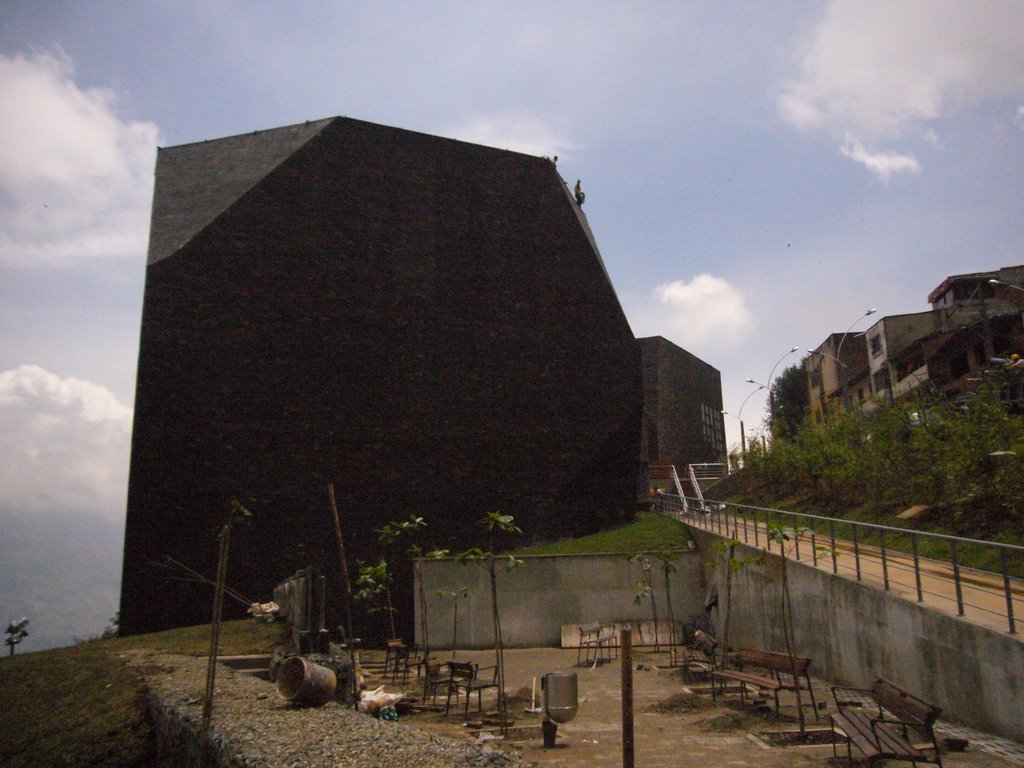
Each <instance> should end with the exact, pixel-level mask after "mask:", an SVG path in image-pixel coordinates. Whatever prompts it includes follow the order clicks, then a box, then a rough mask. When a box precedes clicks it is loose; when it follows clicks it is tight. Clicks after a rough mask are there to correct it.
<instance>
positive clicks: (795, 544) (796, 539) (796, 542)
mask: <svg viewBox="0 0 1024 768" xmlns="http://www.w3.org/2000/svg"><path fill="white" fill-rule="evenodd" d="M793 554H794V555H795V556H796V561H797V562H798V563H799V562H800V536H799V534H798V533H797V524H796V515H793Z"/></svg>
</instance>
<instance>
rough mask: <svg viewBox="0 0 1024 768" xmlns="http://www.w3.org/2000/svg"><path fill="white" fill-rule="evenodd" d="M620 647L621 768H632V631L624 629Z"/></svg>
mask: <svg viewBox="0 0 1024 768" xmlns="http://www.w3.org/2000/svg"><path fill="white" fill-rule="evenodd" d="M619 644H620V645H621V646H622V653H621V658H622V768H633V765H634V762H633V759H634V755H633V630H632V629H629V628H624V629H623V630H622V632H621V635H620V641H619Z"/></svg>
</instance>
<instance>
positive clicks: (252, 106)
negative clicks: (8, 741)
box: [0, 0, 1024, 651]
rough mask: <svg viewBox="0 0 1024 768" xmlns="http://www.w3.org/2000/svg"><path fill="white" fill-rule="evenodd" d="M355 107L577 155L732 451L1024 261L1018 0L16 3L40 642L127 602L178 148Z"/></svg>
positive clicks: (12, 560)
mask: <svg viewBox="0 0 1024 768" xmlns="http://www.w3.org/2000/svg"><path fill="white" fill-rule="evenodd" d="M334 115H345V116H349V117H354V118H358V119H362V120H367V121H370V122H376V123H382V124H385V125H392V126H397V127H400V128H406V129H410V130H416V131H421V132H425V133H430V134H436V135H440V136H446V137H451V138H457V139H463V140H466V141H472V142H477V143H481V144H487V145H491V146H496V147H500V148H508V149H514V150H518V151H523V152H528V153H531V154H537V155H547V156H554V155H557V156H558V158H559V160H558V168H559V171H560V172H561V173H562V175H563V177H564V178H565V179H566V180H568V181H569V183H570V184H573V183H574V182H575V180H576V179H577V178H578V179H581V180H582V186H583V189H584V191H585V192H586V195H587V197H586V204H585V208H584V210H585V212H586V214H587V217H588V220H589V223H590V226H591V228H592V230H593V232H594V235H595V237H596V239H597V242H598V246H599V248H600V250H601V253H602V257H603V259H604V262H605V264H606V266H607V269H608V272H609V275H610V277H611V279H612V282H613V284H614V286H615V289H616V291H617V293H618V295H619V299H620V301H621V303H622V306H623V309H624V311H625V313H626V316H627V318H628V319H629V321H630V324H631V326H632V328H633V331H634V333H635V334H636V335H637V336H648V335H656V334H657V335H662V336H664V337H666V338H668V339H670V340H671V341H673V342H675V343H676V344H678V345H679V346H681V347H683V348H685V349H687V350H689V351H690V352H692V353H693V354H695V355H697V356H698V357H700V358H701V359H703V360H705V361H706V362H708V363H709V364H711V365H712V366H714V367H715V368H717V369H718V370H719V371H720V372H721V375H722V388H723V397H724V403H725V409H726V410H727V411H729V413H730V415H727V416H726V417H725V421H726V428H727V434H728V440H729V444H730V445H731V446H735V445H737V444H738V442H739V420H738V419H737V418H736V416H737V415H742V416H743V421H744V422H745V424H746V428H747V433H748V436H749V435H750V434H751V433H756V432H757V431H758V429H760V428H761V426H760V422H761V421H762V418H763V415H764V408H765V400H764V391H762V390H757V388H756V386H755V385H751V384H748V383H746V381H745V380H746V379H747V378H753V379H755V380H757V381H759V382H762V383H769V384H770V382H768V381H767V379H768V378H769V376H770V375H771V373H772V371H773V370H774V371H775V374H776V375H778V373H779V372H781V371H782V370H783V369H784V368H785V367H786V366H787V365H789V364H793V363H798V362H799V361H800V358H801V356H802V354H803V353H805V352H806V349H807V348H808V347H816V346H817V345H818V344H819V343H820V342H821V341H823V340H824V339H825V337H826V336H828V335H829V334H830V333H834V332H840V333H841V332H843V331H845V330H846V329H847V328H848V327H851V325H852V327H853V329H854V332H855V331H856V330H858V329H860V330H863V329H864V328H865V327H866V326H867V324H868V321H866V320H860V321H859V324H858V320H859V318H860V316H861V315H862V314H863V313H864V312H865V311H866V310H867V309H868V308H872V307H873V308H877V309H878V314H877V315H876V316H875V317H873V318H872V320H875V319H877V317H880V316H885V315H894V314H900V313H905V312H919V311H924V310H926V309H928V305H927V295H928V293H929V291H931V289H932V288H934V287H935V286H937V285H938V284H939V283H941V282H942V280H943V279H944V278H945V277H946V276H947V275H950V274H960V273H965V272H972V271H981V270H988V269H994V268H997V267H1001V266H1009V265H1014V264H1021V263H1024V247H1022V246H1024V206H1022V205H1021V202H1022V193H1024V3H1020V2H1015V1H1014V0H972V2H970V3H964V2H960V1H959V0H884V1H881V2H878V1H875V0H820V1H811V0H780V1H779V2H773V3H745V2H725V1H718V2H712V1H711V0H707V1H706V2H684V1H680V0H676V1H674V2H635V3H628V4H626V3H610V2H593V1H591V2H586V3H584V2H574V1H565V2H561V3H558V4H549V3H532V2H518V3H499V2H474V3H459V2H452V1H451V0H448V2H430V1H426V2H423V1H421V2H415V3H412V2H388V1H387V0H384V1H378V2H373V3H355V2H346V1H345V0H332V1H331V2H306V3H288V2H259V1H258V0H255V1H254V0H247V1H246V2H241V1H240V0H239V1H235V2H230V1H219V0H206V1H205V2H203V3H174V4H172V3H166V2H148V1H147V0H131V1H129V0H124V1H117V0H109V1H107V2H96V1H95V0H92V1H90V0H77V1H76V2H58V1H57V0H25V1H23V0H4V2H3V3H2V4H0V327H2V328H3V334H2V337H0V447H2V456H3V460H2V462H0V480H2V482H0V621H3V620H4V619H7V620H10V619H17V618H19V617H21V616H22V615H26V616H28V617H29V619H30V622H31V623H30V625H29V632H30V636H29V637H28V638H26V640H25V642H24V643H23V645H22V646H21V648H20V649H19V650H25V651H31V650H39V649H42V648H45V647H51V646H56V645H64V644H67V643H70V642H72V640H73V639H75V638H84V637H88V636H92V635H95V634H98V633H99V632H101V631H102V630H103V629H104V628H105V626H106V625H107V623H108V621H109V619H110V618H111V617H112V616H113V614H114V612H115V611H116V610H117V601H118V594H119V584H120V568H121V547H122V543H123V538H122V537H123V524H124V511H125V497H126V486H127V475H128V454H129V446H130V437H131V421H132V407H133V403H134V386H135V365H136V356H137V352H138V333H139V325H140V320H141V308H142V298H143V282H144V277H145V260H146V259H145V256H146V246H147V240H148V230H149V212H150V206H151V202H152V185H153V167H154V164H155V159H156V147H157V146H173V145H176V144H182V143H187V142H193V141H200V140H203V139H214V138H219V137H222V136H228V135H233V134H238V133H245V132H249V131H253V130H258V129H266V128H274V127H278V126H282V125H290V124H294V123H299V122H303V121H305V120H313V119H318V118H322V117H329V116H334ZM793 347H796V348H797V349H798V351H797V352H794V353H789V350H790V349H792V348H793ZM751 393H753V395H751ZM748 396H750V397H749V399H748ZM744 403H745V404H744ZM741 406H742V409H743V410H742V414H739V410H740V408H741Z"/></svg>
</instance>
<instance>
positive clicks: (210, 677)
mask: <svg viewBox="0 0 1024 768" xmlns="http://www.w3.org/2000/svg"><path fill="white" fill-rule="evenodd" d="M217 541H218V543H219V548H218V549H219V551H218V553H217V583H216V585H215V587H214V591H213V620H212V621H211V623H210V656H209V659H208V660H207V664H206V698H205V700H204V701H203V725H202V730H201V731H200V741H199V760H200V764H201V765H207V764H208V763H209V762H210V758H209V755H207V751H208V750H209V743H210V723H211V721H212V719H213V695H214V684H215V682H216V679H217V646H218V645H219V644H220V620H221V616H222V615H223V613H224V583H225V582H226V581H227V575H228V548H229V547H230V545H231V521H230V520H229V521H228V522H227V523H226V524H225V525H224V527H223V528H222V529H221V532H220V535H219V536H218V537H217Z"/></svg>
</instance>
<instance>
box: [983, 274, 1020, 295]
mask: <svg viewBox="0 0 1024 768" xmlns="http://www.w3.org/2000/svg"><path fill="white" fill-rule="evenodd" d="M989 282H990V283H991V284H992V285H1001V286H1003V288H1013V290H1015V291H1020V292H1021V293H1024V288H1021V287H1020V286H1019V285H1014V284H1013V283H1004V282H1003V281H1002V280H996V279H995V278H994V277H993V278H991V279H990V280H989Z"/></svg>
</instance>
